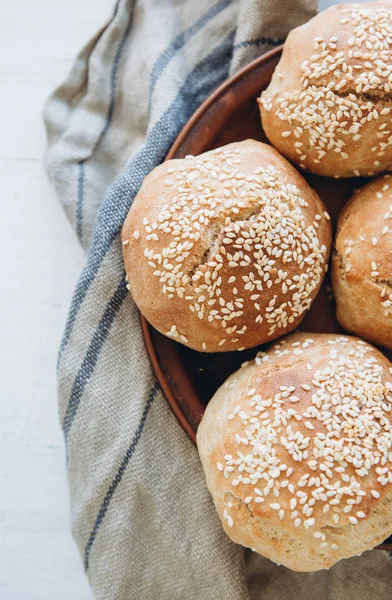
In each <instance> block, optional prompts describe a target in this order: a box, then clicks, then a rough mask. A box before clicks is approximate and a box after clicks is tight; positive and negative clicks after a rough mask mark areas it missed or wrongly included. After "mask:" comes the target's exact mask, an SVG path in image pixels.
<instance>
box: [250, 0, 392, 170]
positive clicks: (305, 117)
mask: <svg viewBox="0 0 392 600" xmlns="http://www.w3.org/2000/svg"><path fill="white" fill-rule="evenodd" d="M391 51H392V3H391V2H375V3H364V4H341V5H339V6H333V7H331V8H329V9H328V10H326V11H325V12H323V13H320V14H319V15H317V16H316V17H314V18H313V19H311V20H310V21H309V22H308V23H306V24H305V25H302V26H301V27H298V28H297V29H294V30H293V31H291V33H290V34H289V36H288V38H287V40H286V43H285V45H284V49H283V54H282V58H281V60H280V62H279V64H278V66H277V67H276V70H275V73H274V75H273V78H272V81H271V83H270V85H269V86H268V88H267V89H266V90H265V91H264V92H263V93H262V94H261V98H260V99H259V106H260V112H261V117H262V124H263V128H264V131H265V132H266V134H267V136H268V138H269V140H270V141H271V142H272V144H273V145H274V146H275V147H276V148H277V149H278V150H279V151H280V152H281V153H282V154H283V155H284V156H286V157H287V158H289V159H290V160H291V161H292V162H293V163H295V164H298V165H300V167H301V168H303V169H307V170H309V171H312V172H313V173H318V174H320V175H328V176H335V177H350V176H353V175H373V174H375V173H380V172H382V171H387V170H388V169H391V167H392V127H391V107H392V102H391V100H392V57H391Z"/></svg>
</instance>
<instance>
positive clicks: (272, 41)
mask: <svg viewBox="0 0 392 600" xmlns="http://www.w3.org/2000/svg"><path fill="white" fill-rule="evenodd" d="M284 41H285V40H284V38H271V37H260V38H256V39H254V40H245V41H244V42H239V43H238V44H235V46H234V50H239V48H247V47H248V46H280V45H281V44H284Z"/></svg>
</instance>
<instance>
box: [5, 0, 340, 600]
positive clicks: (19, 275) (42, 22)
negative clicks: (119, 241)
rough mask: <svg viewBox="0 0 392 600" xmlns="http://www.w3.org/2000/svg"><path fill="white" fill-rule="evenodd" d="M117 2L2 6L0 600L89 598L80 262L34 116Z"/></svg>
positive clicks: (63, 0) (39, 1)
mask: <svg viewBox="0 0 392 600" xmlns="http://www.w3.org/2000/svg"><path fill="white" fill-rule="evenodd" d="M332 3H333V2H331V0H324V1H323V2H322V5H323V6H324V7H325V6H326V5H327V4H332ZM113 4H114V0H82V1H81V0H34V1H32V0H19V1H18V2H16V1H13V0H2V1H1V2H0V106H1V111H0V131H1V137H0V189H1V195H2V197H1V202H0V374H1V388H0V390H1V391H0V598H1V599H2V600H91V599H92V594H91V592H90V590H89V587H88V584H87V581H86V578H85V576H84V574H83V570H82V567H81V561H80V560H79V556H78V553H77V550H76V547H75V545H74V543H73V541H72V538H71V535H70V533H69V529H70V523H69V506H68V491H67V484H66V475H65V458H64V448H63V440H62V434H61V432H60V427H59V426H58V423H57V407H56V390H55V362H56V355H57V349H58V345H59V341H60V337H61V334H62V330H63V326H64V322H65V317H66V313H67V309H68V305H69V302H70V298H71V293H72V290H73V287H74V284H75V281H76V277H77V275H78V273H79V272H80V269H81V267H82V264H83V260H84V257H83V253H82V251H81V249H80V247H79V245H78V242H77V240H76V237H75V235H74V233H73V232H72V231H71V228H70V226H69V225H68V223H67V221H66V219H65V216H64V214H63V213H62V210H61V208H60V206H59V204H58V202H57V200H56V199H55V197H54V193H53V191H52V190H51V188H50V187H49V184H48V182H47V180H46V177H45V174H44V170H43V166H42V159H43V154H44V150H45V136H44V130H43V126H42V118H41V113H42V106H43V103H44V101H45V99H46V97H47V96H48V94H49V93H50V92H51V91H52V89H53V88H54V87H55V86H56V85H57V84H58V83H59V82H60V81H61V80H62V79H63V78H64V76H65V75H66V73H67V72H68V70H69V68H70V66H71V62H72V59H73V57H74V55H75V54H76V53H77V51H78V50H79V48H80V47H81V46H82V45H84V43H85V42H86V41H87V40H88V39H89V37H90V36H91V35H92V34H93V33H94V32H95V30H96V29H97V28H98V27H99V26H100V25H101V24H102V23H103V22H104V21H105V20H106V18H107V16H108V15H109V14H110V12H111V10H112V7H113Z"/></svg>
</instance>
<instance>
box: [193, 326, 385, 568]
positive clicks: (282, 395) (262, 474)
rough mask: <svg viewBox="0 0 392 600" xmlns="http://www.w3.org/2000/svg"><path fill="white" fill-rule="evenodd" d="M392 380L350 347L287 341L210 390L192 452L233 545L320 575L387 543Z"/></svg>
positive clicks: (363, 348) (355, 345)
mask: <svg viewBox="0 0 392 600" xmlns="http://www.w3.org/2000/svg"><path fill="white" fill-rule="evenodd" d="M390 368H391V365H390V362H389V361H388V360H387V359H386V358H385V357H384V356H383V355H382V354H381V353H380V352H379V351H378V350H376V349H375V348H373V347H372V346H370V345H369V344H367V343H366V342H364V341H362V340H359V339H358V338H354V337H347V336H345V337H339V336H337V335H329V334H309V333H297V334H293V335H291V336H289V337H287V338H284V339H283V340H280V341H279V342H278V343H276V344H275V345H273V346H272V347H271V348H270V349H269V350H268V351H267V352H266V353H264V354H261V353H260V354H259V355H258V356H257V357H256V359H255V361H254V362H252V363H250V364H248V365H246V366H245V367H243V368H242V369H240V370H239V371H237V372H236V373H234V374H233V375H232V376H231V377H229V379H228V380H227V381H226V383H225V384H223V386H222V387H221V388H219V390H218V391H217V392H216V394H215V395H214V397H213V398H212V400H211V401H210V402H209V404H208V405H207V408H206V411H205V414H204V417H203V419H202V421H201V424H200V426H199V430H198V432H197V445H198V450H199V454H200V458H201V462H202V464H203V468H204V472H205V476H206V480H207V486H208V489H209V491H210V493H211V495H212V497H213V500H214V503H215V506H216V509H217V511H218V514H219V517H220V519H221V521H222V524H223V527H224V529H225V531H226V533H227V534H228V536H229V537H230V538H231V539H232V540H233V541H234V542H237V543H239V544H242V545H244V546H247V547H250V548H252V549H253V550H255V551H256V552H258V553H260V554H262V555H263V556H266V557H267V558H270V559H272V560H274V561H275V562H278V563H279V564H283V565H285V566H286V567H289V568H290V569H292V570H294V571H318V570H320V569H328V568H329V567H331V566H332V565H333V564H334V563H336V562H337V561H339V560H340V559H342V558H348V557H350V556H354V555H358V554H361V553H362V552H364V551H365V550H369V549H371V548H373V547H374V546H376V545H377V544H379V543H380V542H382V541H383V540H384V539H385V538H387V537H388V535H389V534H390V533H391V532H392V503H391V501H392V485H391V482H392V471H391V462H392V452H391V442H392V434H391V431H392V429H391V427H392V414H391V400H392V396H391V389H392V376H391V374H390Z"/></svg>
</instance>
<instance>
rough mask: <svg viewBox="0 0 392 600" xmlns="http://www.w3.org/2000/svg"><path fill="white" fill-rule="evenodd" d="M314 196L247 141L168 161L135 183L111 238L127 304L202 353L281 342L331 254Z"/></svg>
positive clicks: (282, 163) (266, 151)
mask: <svg viewBox="0 0 392 600" xmlns="http://www.w3.org/2000/svg"><path fill="white" fill-rule="evenodd" d="M328 219H329V217H328V215H326V213H324V206H323V204H322V202H321V200H320V199H319V198H318V196H317V195H316V193H315V192H314V191H313V190H312V189H311V188H310V187H309V186H308V184H307V183H306V182H305V180H304V179H303V178H302V177H301V175H300V174H299V173H298V172H297V171H296V170H295V169H294V168H293V167H292V166H291V165H290V164H289V163H288V162H287V161H286V160H285V159H284V158H282V157H281V156H280V155H279V154H278V152H277V151H276V150H274V149H273V148H271V147H270V146H268V145H266V144H261V143H260V142H256V141H253V140H247V141H245V142H240V143H235V144H230V145H228V146H225V147H224V148H221V149H218V150H213V151H211V152H207V153H205V154H202V155H201V156H198V157H194V158H193V157H191V158H187V159H182V160H171V161H168V162H166V163H164V164H162V165H160V166H159V167H157V168H156V169H154V170H153V171H152V172H151V173H150V174H149V175H148V177H146V179H145V180H144V182H143V185H142V187H141V189H140V192H139V193H138V195H137V197H136V198H135V201H134V203H133V205H132V207H131V209H130V211H129V214H128V217H127V219H126V221H125V223H124V227H123V231H122V239H123V254H124V263H125V269H126V272H127V276H128V281H129V287H130V290H131V293H132V296H133V298H134V300H135V302H136V304H137V306H138V307H139V309H140V311H141V312H142V314H143V315H144V316H145V317H146V319H147V320H148V321H149V322H150V323H151V324H152V325H153V326H154V327H155V328H156V329H158V330H159V331H160V332H161V333H163V334H166V335H169V336H171V337H173V338H174V339H176V340H177V341H179V342H181V343H183V344H185V345H187V346H189V347H191V348H194V349H195V350H200V351H206V352H219V351H227V350H238V349H241V348H249V347H252V346H256V345H258V344H261V343H264V342H266V341H269V340H273V339H276V338H277V337H279V336H281V335H282V334H284V333H288V332H290V331H292V330H293V329H294V328H295V327H296V326H297V325H298V324H299V322H300V321H301V320H302V318H303V316H304V314H305V312H306V310H307V309H308V308H309V306H310V305H311V303H312V300H313V298H314V297H315V295H316V293H317V291H318V289H319V287H320V285H321V282H322V279H323V275H324V270H325V265H326V262H327V261H328V255H329V250H330V243H331V231H330V223H329V221H328Z"/></svg>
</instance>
